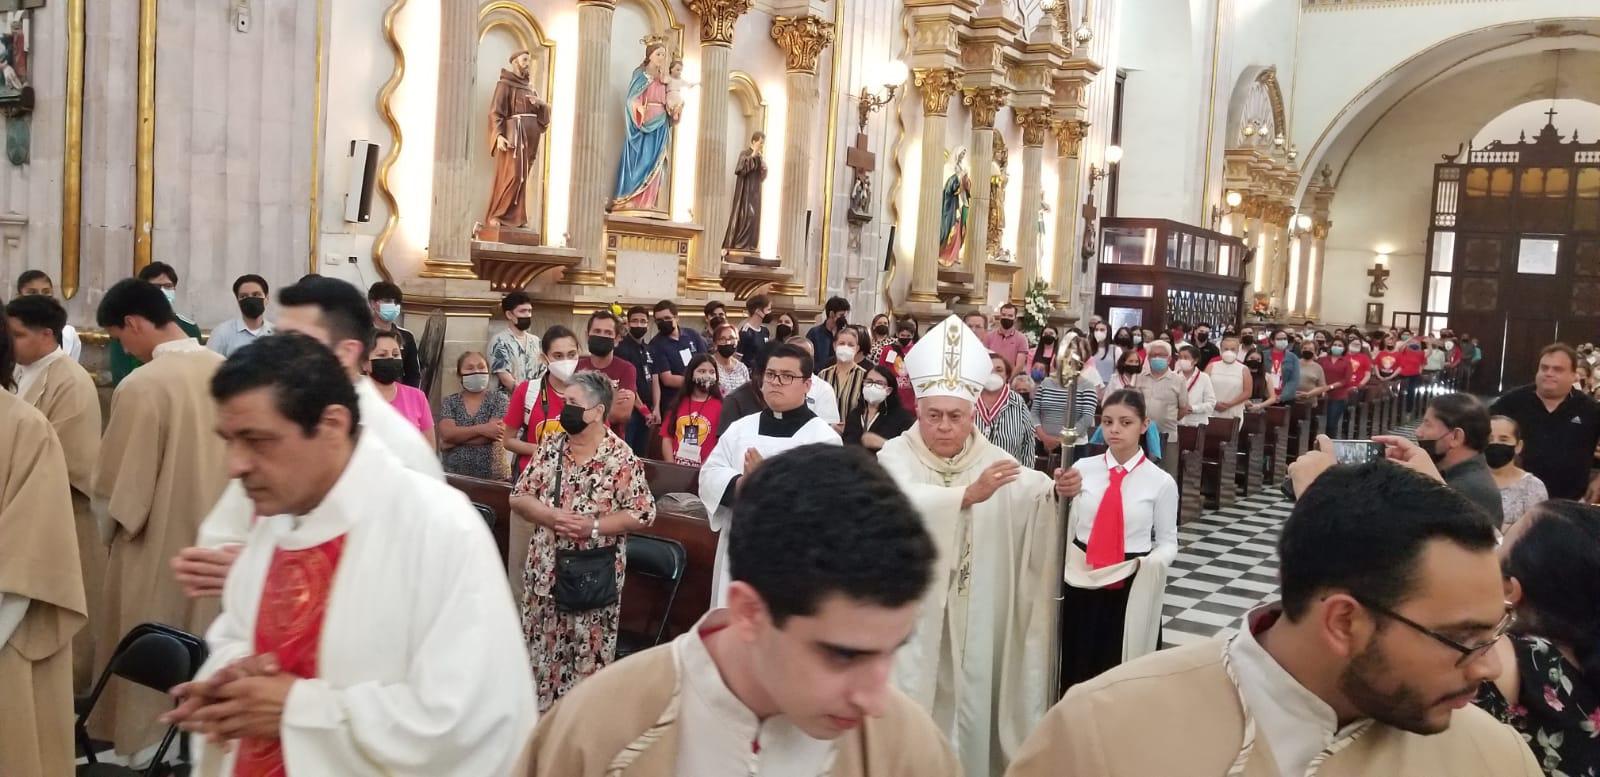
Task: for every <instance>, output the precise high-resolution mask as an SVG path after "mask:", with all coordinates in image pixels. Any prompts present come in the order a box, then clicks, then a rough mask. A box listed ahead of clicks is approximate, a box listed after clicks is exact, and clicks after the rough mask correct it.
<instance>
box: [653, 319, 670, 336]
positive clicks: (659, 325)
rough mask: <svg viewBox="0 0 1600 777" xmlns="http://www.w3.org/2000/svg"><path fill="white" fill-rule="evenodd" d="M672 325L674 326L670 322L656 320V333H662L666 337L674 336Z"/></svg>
mask: <svg viewBox="0 0 1600 777" xmlns="http://www.w3.org/2000/svg"><path fill="white" fill-rule="evenodd" d="M672 325H673V322H672V321H670V320H667V321H662V320H661V319H659V318H658V319H656V331H657V332H660V333H661V334H664V335H670V334H672Z"/></svg>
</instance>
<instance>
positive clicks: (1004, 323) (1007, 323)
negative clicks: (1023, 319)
mask: <svg viewBox="0 0 1600 777" xmlns="http://www.w3.org/2000/svg"><path fill="white" fill-rule="evenodd" d="M1016 325H1017V320H1016V319H1014V318H1002V319H1000V328H1001V329H1010V328H1011V327H1014V326H1016Z"/></svg>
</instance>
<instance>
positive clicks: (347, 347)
mask: <svg viewBox="0 0 1600 777" xmlns="http://www.w3.org/2000/svg"><path fill="white" fill-rule="evenodd" d="M278 308H279V313H280V316H279V322H278V328H279V330H280V331H282V332H297V333H299V334H303V335H308V336H310V337H313V338H315V339H316V340H318V341H319V342H321V343H322V344H323V345H325V346H327V347H329V348H331V349H332V350H333V352H334V354H335V355H336V356H337V357H338V359H339V364H340V365H341V366H342V367H343V368H344V371H345V376H346V377H347V378H349V379H350V381H351V382H352V383H353V384H354V385H355V388H356V397H357V398H358V399H359V400H360V402H361V420H360V424H361V427H362V430H363V431H364V432H366V433H367V434H368V435H369V436H371V437H373V438H374V439H375V441H376V442H378V443H380V444H382V445H383V446H384V447H386V448H388V449H389V452H390V453H392V454H394V456H395V457H396V459H397V460H398V461H399V462H400V464H401V465H402V466H404V467H405V468H406V469H409V470H411V471H413V472H417V473H420V474H422V475H425V476H427V477H429V478H432V479H435V480H443V479H444V467H443V466H442V465H441V464H440V463H439V456H438V454H436V453H435V452H434V451H433V449H432V448H429V447H428V443H427V442H426V441H425V440H424V439H423V438H422V436H421V435H419V434H417V428H416V427H415V426H412V425H411V422H409V421H407V420H406V419H405V417H404V416H402V415H400V412H399V411H397V410H395V409H394V406H392V405H390V404H389V402H388V401H387V400H385V399H384V398H383V397H382V396H381V395H379V394H378V391H377V389H374V388H373V387H372V382H371V381H370V380H368V379H367V378H365V377H363V376H362V375H361V366H362V365H364V364H365V363H366V360H367V351H368V350H369V349H370V348H371V345H372V336H373V326H372V314H371V313H370V312H368V309H367V302H366V299H365V298H364V297H362V295H361V291H360V290H359V289H357V288H356V287H354V286H351V285H350V284H349V283H346V282H344V281H342V280H339V279H337V278H306V279H304V280H301V281H300V282H299V283H296V284H294V285H293V286H288V287H285V288H282V289H279V290H278ZM255 515H257V511H256V509H255V508H254V506H252V505H251V504H250V499H249V496H248V495H247V494H246V492H245V489H244V486H243V484H241V483H240V482H239V481H237V480H235V481H232V482H230V483H229V484H228V487H227V489H226V490H224V491H223V492H222V497H221V498H219V499H218V500H217V503H216V505H215V506H213V507H212V508H211V512H210V513H209V514H207V515H206V518H205V521H203V522H202V523H201V524H200V533H199V536H198V537H197V538H196V541H195V544H196V546H197V547H192V548H186V549H184V550H183V551H182V552H181V553H180V554H179V555H178V557H177V558H175V559H173V561H172V565H173V570H174V571H175V572H176V573H177V577H178V582H179V583H180V584H182V585H183V587H184V590H185V592H186V593H188V594H189V595H190V596H216V595H217V594H218V593H220V592H221V591H222V580H223V578H224V577H225V576H226V575H227V572H228V565H229V564H231V563H232V560H233V557H234V555H236V554H237V553H238V548H237V547H236V546H237V545H238V544H239V543H242V542H244V540H245V537H246V536H248V535H249V533H250V523H251V520H252V519H253V517H254V516H255Z"/></svg>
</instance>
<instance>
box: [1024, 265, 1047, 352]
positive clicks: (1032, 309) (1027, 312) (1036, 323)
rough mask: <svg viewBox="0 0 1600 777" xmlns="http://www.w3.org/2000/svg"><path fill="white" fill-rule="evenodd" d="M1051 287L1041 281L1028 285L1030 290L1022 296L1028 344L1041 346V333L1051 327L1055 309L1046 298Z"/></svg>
mask: <svg viewBox="0 0 1600 777" xmlns="http://www.w3.org/2000/svg"><path fill="white" fill-rule="evenodd" d="M1049 289H1050V285H1049V284H1047V283H1045V282H1044V281H1041V280H1035V281H1034V282H1032V283H1030V284H1028V290H1027V291H1026V292H1024V293H1023V295H1022V331H1023V333H1024V334H1026V335H1027V336H1028V342H1029V343H1031V344H1033V345H1038V344H1039V333H1041V332H1043V331H1044V328H1045V327H1047V326H1049V325H1050V313H1051V311H1052V310H1053V308H1052V307H1051V305H1050V299H1049V298H1048V297H1046V296H1045V292H1047V291H1049Z"/></svg>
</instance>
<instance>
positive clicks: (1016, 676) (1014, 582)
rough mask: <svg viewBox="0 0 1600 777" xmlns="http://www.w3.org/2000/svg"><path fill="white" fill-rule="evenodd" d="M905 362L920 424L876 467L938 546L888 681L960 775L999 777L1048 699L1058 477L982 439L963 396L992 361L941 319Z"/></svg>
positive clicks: (974, 389)
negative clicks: (915, 707)
mask: <svg viewBox="0 0 1600 777" xmlns="http://www.w3.org/2000/svg"><path fill="white" fill-rule="evenodd" d="M905 361H906V369H907V371H908V375H909V377H910V380H911V386H912V388H913V389H914V390H915V391H916V394H917V424H916V426H914V427H912V428H911V429H910V430H908V431H907V432H906V433H905V434H902V435H900V436H899V437H897V438H895V439H892V440H890V441H889V442H888V443H887V444H885V445H884V446H883V450H882V451H880V452H879V454H878V462H879V463H880V464H882V465H883V467H884V469H886V470H888V471H889V474H890V475H892V476H894V478H895V480H896V482H898V483H899V484H900V487H901V488H903V489H905V491H906V494H907V495H908V496H910V497H911V501H912V504H914V505H915V506H916V507H917V510H918V511H919V512H920V513H921V515H922V519H923V521H924V522H925V523H926V525H927V526H928V530H929V531H930V532H931V533H932V534H933V537H934V542H935V543H936V544H937V545H938V547H939V563H938V565H937V566H936V567H935V572H934V580H933V587H932V589H931V590H930V591H929V592H928V596H927V598H926V599H925V600H924V601H923V611H922V617H921V621H920V622H919V623H918V626H917V631H916V634H915V635H914V636H913V637H912V639H911V641H910V642H908V643H907V644H906V646H905V647H904V648H902V649H901V651H900V655H899V658H898V660H897V661H896V664H895V684H896V685H897V686H899V687H900V688H901V689H902V690H904V691H905V692H906V693H907V694H908V695H910V696H911V698H912V699H915V700H916V701H917V702H918V703H920V704H921V705H922V706H923V707H924V708H925V709H928V710H929V711H931V712H932V714H933V719H934V722H935V723H937V724H938V725H939V727H940V729H941V730H942V731H944V732H945V735H946V736H948V737H950V740H951V742H952V743H953V744H954V745H955V748H956V755H957V757H958V758H959V759H960V760H961V765H962V768H963V769H964V770H965V772H966V773H967V774H968V775H980V776H982V775H991V774H999V773H1001V772H1003V771H1004V770H1005V767H1006V763H1007V762H1008V761H1009V759H1010V758H1011V757H1012V756H1013V755H1014V754H1015V752H1016V750H1017V749H1018V748H1019V747H1020V746H1021V744H1022V742H1023V739H1024V738H1025V737H1027V735H1028V733H1029V732H1030V731H1031V730H1032V729H1033V726H1034V724H1036V723H1038V721H1039V719H1040V718H1042V717H1044V713H1045V711H1046V710H1047V709H1049V706H1050V704H1051V703H1052V702H1053V701H1055V699H1054V698H1053V695H1052V693H1051V688H1052V687H1053V682H1052V672H1053V671H1054V665H1055V661H1056V643H1057V622H1058V618H1057V614H1058V611H1059V604H1058V601H1057V597H1058V595H1059V592H1060V586H1061V564H1062V561H1061V558H1062V556H1061V553H1062V549H1061V532H1062V525H1061V520H1060V507H1059V504H1058V502H1057V499H1058V494H1059V495H1061V496H1065V497H1069V498H1070V497H1072V496H1075V495H1076V494H1077V492H1078V490H1079V488H1080V487H1081V478H1080V477H1079V476H1078V475H1077V473H1075V472H1072V471H1065V472H1062V471H1058V472H1057V475H1056V480H1055V481H1054V482H1052V480H1051V478H1050V476H1048V475H1045V474H1044V473H1041V472H1037V471H1034V470H1028V469H1024V468H1022V467H1021V466H1020V465H1019V464H1018V463H1017V462H1016V460H1015V459H1014V458H1012V457H1011V455H1010V454H1008V453H1006V452H1005V451H1004V450H1003V449H1001V448H998V447H996V446H994V445H993V444H991V443H990V442H989V441H988V440H986V439H984V437H983V434H982V433H981V432H979V431H978V430H977V428H976V426H975V425H974V423H973V412H974V403H975V402H976V400H977V397H978V394H979V393H980V392H981V391H982V390H983V384H984V381H985V380H986V379H987V378H988V377H989V374H990V373H991V372H992V370H993V366H992V365H991V363H990V361H989V353H988V350H987V349H986V348H984V346H983V343H982V342H980V341H979V340H978V338H977V336H976V335H974V334H973V333H972V331H971V329H969V328H968V327H966V326H965V325H963V324H962V322H961V319H959V318H956V317H955V316H951V317H949V318H947V319H945V320H944V321H943V322H941V323H940V324H938V325H937V326H935V327H934V328H933V329H932V330H931V331H929V332H928V333H927V334H926V335H924V336H923V337H922V339H921V340H920V341H918V343H917V345H915V346H914V347H912V349H911V352H910V353H909V354H907V356H906V360H905Z"/></svg>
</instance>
